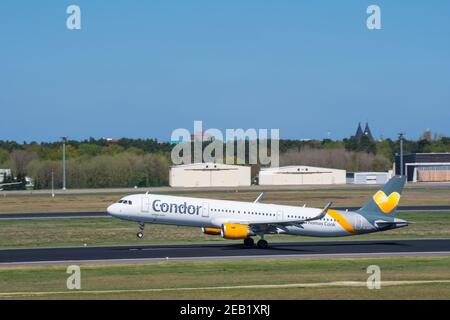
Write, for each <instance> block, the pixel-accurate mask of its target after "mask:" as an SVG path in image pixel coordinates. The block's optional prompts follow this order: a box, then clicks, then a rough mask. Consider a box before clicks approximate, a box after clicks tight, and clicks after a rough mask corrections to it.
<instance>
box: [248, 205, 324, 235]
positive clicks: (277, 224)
mask: <svg viewBox="0 0 450 320" xmlns="http://www.w3.org/2000/svg"><path fill="white" fill-rule="evenodd" d="M332 204H333V202H329V203H328V204H327V205H326V206H325V207H324V208H323V210H322V211H321V212H320V213H319V214H318V215H317V216H315V217H311V218H307V219H301V220H287V221H280V220H275V221H266V222H256V223H255V222H250V223H249V224H248V225H249V227H255V228H258V229H259V228H264V227H267V228H268V227H270V226H274V227H287V226H301V225H302V224H303V223H305V222H308V221H314V220H320V219H322V218H323V217H325V216H326V215H327V212H328V210H329V209H330V207H331V205H332Z"/></svg>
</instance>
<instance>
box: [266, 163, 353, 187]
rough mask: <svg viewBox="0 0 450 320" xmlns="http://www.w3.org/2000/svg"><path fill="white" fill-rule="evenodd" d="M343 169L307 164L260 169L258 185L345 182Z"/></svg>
mask: <svg viewBox="0 0 450 320" xmlns="http://www.w3.org/2000/svg"><path fill="white" fill-rule="evenodd" d="M345 183H346V172H345V170H339V169H329V168H318V167H308V166H287V167H279V168H266V169H261V171H260V172H259V184H260V185H300V184H345Z"/></svg>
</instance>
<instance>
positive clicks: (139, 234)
mask: <svg viewBox="0 0 450 320" xmlns="http://www.w3.org/2000/svg"><path fill="white" fill-rule="evenodd" d="M144 227H145V225H144V224H143V223H139V232H138V233H136V237H138V238H139V239H142V237H143V236H144Z"/></svg>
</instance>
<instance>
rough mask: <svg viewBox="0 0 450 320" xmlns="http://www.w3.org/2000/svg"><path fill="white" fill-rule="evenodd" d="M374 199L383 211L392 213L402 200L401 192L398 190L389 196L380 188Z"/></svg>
mask: <svg viewBox="0 0 450 320" xmlns="http://www.w3.org/2000/svg"><path fill="white" fill-rule="evenodd" d="M373 201H375V203H376V204H377V206H378V208H380V210H381V211H383V213H391V212H392V210H394V209H395V207H396V206H397V205H398V202H399V201H400V194H399V193H398V192H392V193H391V194H390V195H389V197H388V196H386V194H385V193H384V192H383V191H381V190H380V191H378V192H377V193H375V195H374V196H373Z"/></svg>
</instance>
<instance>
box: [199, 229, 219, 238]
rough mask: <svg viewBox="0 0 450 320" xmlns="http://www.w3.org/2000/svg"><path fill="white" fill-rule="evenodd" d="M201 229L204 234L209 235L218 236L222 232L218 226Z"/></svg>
mask: <svg viewBox="0 0 450 320" xmlns="http://www.w3.org/2000/svg"><path fill="white" fill-rule="evenodd" d="M202 231H203V233H204V234H209V235H211V236H218V235H220V234H221V232H222V230H221V229H220V228H202Z"/></svg>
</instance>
